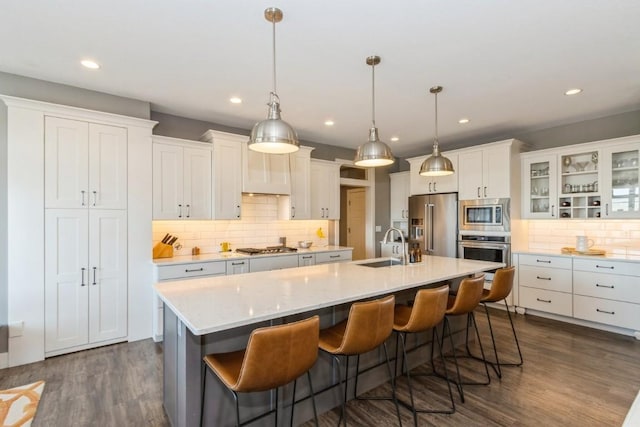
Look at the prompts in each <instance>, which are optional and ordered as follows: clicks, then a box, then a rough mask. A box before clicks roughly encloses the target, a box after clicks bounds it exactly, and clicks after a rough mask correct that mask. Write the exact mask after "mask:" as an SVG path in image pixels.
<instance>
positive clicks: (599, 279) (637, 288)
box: [573, 271, 640, 316]
mask: <svg viewBox="0 0 640 427" xmlns="http://www.w3.org/2000/svg"><path fill="white" fill-rule="evenodd" d="M573 293H574V294H576V295H585V296H589V297H596V298H606V299H610V300H617V301H626V302H632V303H636V304H640V279H639V278H638V277H634V276H621V275H618V274H603V273H589V272H586V271H575V272H574V273H573ZM639 316H640V314H639Z"/></svg>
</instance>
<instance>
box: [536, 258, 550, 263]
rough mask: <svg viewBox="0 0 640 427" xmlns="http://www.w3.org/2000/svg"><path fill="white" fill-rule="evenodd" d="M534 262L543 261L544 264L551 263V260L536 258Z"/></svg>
mask: <svg viewBox="0 0 640 427" xmlns="http://www.w3.org/2000/svg"><path fill="white" fill-rule="evenodd" d="M536 262H544V263H545V264H551V260H545V259H536Z"/></svg>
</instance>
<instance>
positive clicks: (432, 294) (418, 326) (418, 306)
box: [402, 285, 449, 332]
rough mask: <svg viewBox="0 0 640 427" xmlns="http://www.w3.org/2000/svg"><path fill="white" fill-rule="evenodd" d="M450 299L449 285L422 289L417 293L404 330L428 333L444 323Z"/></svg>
mask: <svg viewBox="0 0 640 427" xmlns="http://www.w3.org/2000/svg"><path fill="white" fill-rule="evenodd" d="M448 298H449V286H448V285H447V286H441V287H439V288H435V289H420V290H419V291H418V292H417V293H416V299H415V301H414V302H413V307H412V308H411V316H410V317H409V321H408V322H407V324H406V326H405V327H404V328H402V330H403V331H405V332H420V331H426V330H427V329H431V328H433V327H434V326H436V325H437V324H438V323H440V322H442V319H443V318H444V313H445V311H446V310H447V300H448Z"/></svg>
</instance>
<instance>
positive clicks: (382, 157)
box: [353, 56, 395, 167]
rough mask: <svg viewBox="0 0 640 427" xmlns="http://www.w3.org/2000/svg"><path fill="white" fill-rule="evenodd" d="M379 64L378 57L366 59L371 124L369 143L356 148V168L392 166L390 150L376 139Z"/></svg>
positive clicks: (392, 160) (392, 159)
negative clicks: (369, 83)
mask: <svg viewBox="0 0 640 427" xmlns="http://www.w3.org/2000/svg"><path fill="white" fill-rule="evenodd" d="M379 63H380V57H379V56H370V57H368V58H367V65H370V66H371V122H372V126H371V129H369V141H367V142H365V143H364V144H362V145H361V146H359V147H358V151H357V152H356V158H355V160H354V161H353V162H354V164H355V165H356V166H365V167H376V166H387V165H390V164H392V163H393V162H394V161H395V159H394V158H393V154H392V153H391V148H389V146H388V145H387V144H385V143H384V142H382V141H380V138H378V128H377V127H376V74H375V67H376V65H378V64H379Z"/></svg>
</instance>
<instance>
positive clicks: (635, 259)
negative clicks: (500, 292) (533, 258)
mask: <svg viewBox="0 0 640 427" xmlns="http://www.w3.org/2000/svg"><path fill="white" fill-rule="evenodd" d="M514 254H524V255H541V256H561V257H569V258H584V259H606V260H609V261H627V262H635V263H640V256H634V255H621V254H609V253H607V254H605V255H581V254H563V253H562V252H560V251H558V252H544V251H515V252H514Z"/></svg>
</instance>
